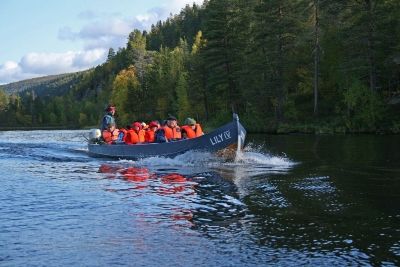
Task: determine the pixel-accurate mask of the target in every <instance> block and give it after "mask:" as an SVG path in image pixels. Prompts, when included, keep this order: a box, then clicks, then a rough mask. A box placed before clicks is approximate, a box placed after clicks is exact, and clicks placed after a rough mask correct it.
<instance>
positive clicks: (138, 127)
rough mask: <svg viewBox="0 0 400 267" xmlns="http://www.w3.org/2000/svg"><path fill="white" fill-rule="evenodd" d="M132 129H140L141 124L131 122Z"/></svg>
mask: <svg viewBox="0 0 400 267" xmlns="http://www.w3.org/2000/svg"><path fill="white" fill-rule="evenodd" d="M132 129H133V130H135V131H140V130H141V129H142V124H141V123H140V122H137V121H136V122H134V123H132Z"/></svg>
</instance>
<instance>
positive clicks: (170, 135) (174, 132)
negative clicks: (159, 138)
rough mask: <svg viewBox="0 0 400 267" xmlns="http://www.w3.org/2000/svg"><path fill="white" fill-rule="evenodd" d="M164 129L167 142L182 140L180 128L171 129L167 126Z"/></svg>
mask: <svg viewBox="0 0 400 267" xmlns="http://www.w3.org/2000/svg"><path fill="white" fill-rule="evenodd" d="M163 129H164V132H165V138H167V140H171V139H172V140H173V139H181V138H182V135H181V128H180V127H179V126H176V127H175V128H171V127H168V126H167V125H166V126H164V127H163Z"/></svg>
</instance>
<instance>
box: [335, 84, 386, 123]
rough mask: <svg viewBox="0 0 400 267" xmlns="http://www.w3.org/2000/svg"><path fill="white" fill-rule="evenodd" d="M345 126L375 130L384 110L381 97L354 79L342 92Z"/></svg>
mask: <svg viewBox="0 0 400 267" xmlns="http://www.w3.org/2000/svg"><path fill="white" fill-rule="evenodd" d="M343 95H344V104H345V105H346V108H347V112H346V114H345V123H346V126H347V127H348V128H349V129H351V130H356V131H367V130H368V129H372V130H375V129H376V128H377V127H378V126H379V122H380V121H381V120H382V118H383V116H384V112H385V107H384V103H383V101H382V99H381V98H380V97H379V96H378V95H377V94H376V93H375V92H374V91H371V90H370V89H369V88H367V87H366V86H365V85H363V84H361V83H360V82H359V81H357V80H356V81H354V82H353V83H352V84H351V86H350V88H349V89H348V90H346V91H345V92H344V93H343Z"/></svg>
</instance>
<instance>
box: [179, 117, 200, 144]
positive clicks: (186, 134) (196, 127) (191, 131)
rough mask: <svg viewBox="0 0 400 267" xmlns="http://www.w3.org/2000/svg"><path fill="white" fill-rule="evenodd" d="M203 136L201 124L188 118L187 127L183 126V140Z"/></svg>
mask: <svg viewBox="0 0 400 267" xmlns="http://www.w3.org/2000/svg"><path fill="white" fill-rule="evenodd" d="M203 134H204V133H203V130H202V129H201V126H200V124H198V123H196V120H194V119H192V118H187V119H186V120H185V125H184V126H182V138H188V139H191V138H196V137H199V136H202V135H203Z"/></svg>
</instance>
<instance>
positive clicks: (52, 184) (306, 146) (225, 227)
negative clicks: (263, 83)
mask: <svg viewBox="0 0 400 267" xmlns="http://www.w3.org/2000/svg"><path fill="white" fill-rule="evenodd" d="M83 135H87V132H85V131H50V132H48V131H31V132H29V131H28V132H22V131H20V132H0V266H194V265H196V266H268V265H284V266H288V265H294V266H296V265H307V266H338V265H344V266H360V265H361V266H369V265H372V266H399V265H400V136H305V135H304V136H303V135H294V136H289V135H286V136H269V135H251V136H249V137H248V141H247V142H248V144H247V145H246V149H245V151H244V153H243V154H242V155H240V157H239V160H238V161H237V162H230V161H227V160H224V159H222V158H219V157H217V156H215V155H212V154H208V153H194V152H191V153H187V154H184V155H181V156H178V157H176V158H174V159H165V158H151V159H145V160H141V161H137V162H134V161H127V160H120V161H110V160H107V159H95V158H90V157H88V155H87V150H86V147H85V144H84V141H85V140H84V138H83Z"/></svg>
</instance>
